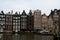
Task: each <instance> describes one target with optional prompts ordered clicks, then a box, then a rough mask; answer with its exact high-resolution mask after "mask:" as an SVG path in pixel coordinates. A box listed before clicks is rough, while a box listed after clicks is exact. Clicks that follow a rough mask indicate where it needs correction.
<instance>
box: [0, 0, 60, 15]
mask: <svg viewBox="0 0 60 40" xmlns="http://www.w3.org/2000/svg"><path fill="white" fill-rule="evenodd" d="M30 9H31V10H36V9H39V10H41V12H42V14H43V13H46V14H47V15H49V13H50V11H51V9H52V10H53V9H60V0H0V11H1V10H3V11H4V12H8V11H11V10H13V11H14V12H16V11H20V12H22V11H23V10H26V12H27V13H28V12H29V10H30Z"/></svg>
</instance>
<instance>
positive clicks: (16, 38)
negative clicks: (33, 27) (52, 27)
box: [0, 33, 54, 40]
mask: <svg viewBox="0 0 60 40" xmlns="http://www.w3.org/2000/svg"><path fill="white" fill-rule="evenodd" d="M53 39H54V37H53V35H40V34H34V33H19V34H18V33H15V34H7V33H6V34H0V40H53Z"/></svg>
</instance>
